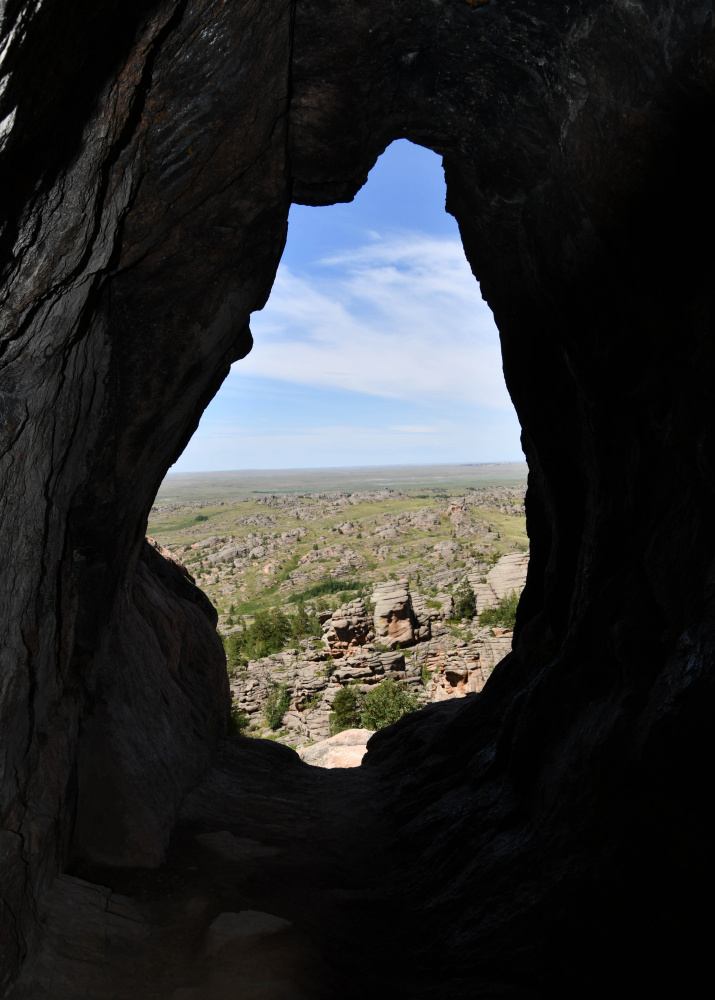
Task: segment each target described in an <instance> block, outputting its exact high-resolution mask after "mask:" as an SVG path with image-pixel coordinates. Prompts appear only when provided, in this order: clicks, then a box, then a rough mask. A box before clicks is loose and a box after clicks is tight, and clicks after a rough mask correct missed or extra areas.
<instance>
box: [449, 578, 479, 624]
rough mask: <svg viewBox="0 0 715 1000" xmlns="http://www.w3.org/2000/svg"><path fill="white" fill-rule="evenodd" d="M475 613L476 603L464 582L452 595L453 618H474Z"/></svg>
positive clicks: (471, 591) (472, 593) (470, 589)
mask: <svg viewBox="0 0 715 1000" xmlns="http://www.w3.org/2000/svg"><path fill="white" fill-rule="evenodd" d="M476 613H477V602H476V600H475V598H474V591H473V590H472V588H471V587H470V586H469V584H468V583H467V581H466V580H465V581H464V583H463V584H462V586H461V587H460V588H459V590H457V591H456V592H455V594H454V616H455V618H474V616H475V615H476Z"/></svg>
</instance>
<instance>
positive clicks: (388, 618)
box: [372, 580, 417, 648]
mask: <svg viewBox="0 0 715 1000" xmlns="http://www.w3.org/2000/svg"><path fill="white" fill-rule="evenodd" d="M372 599H373V601H374V602H375V615H374V621H375V635H376V636H377V638H378V639H379V640H380V642H383V643H384V644H385V645H386V646H390V647H392V648H394V647H395V646H398V645H399V646H411V645H412V643H413V642H414V641H415V627H416V624H417V622H416V620H415V614H414V611H413V610H412V602H411V601H410V591H409V586H408V582H407V580H395V581H390V582H388V583H381V584H380V585H379V586H377V587H376V588H375V592H374V594H373V595H372Z"/></svg>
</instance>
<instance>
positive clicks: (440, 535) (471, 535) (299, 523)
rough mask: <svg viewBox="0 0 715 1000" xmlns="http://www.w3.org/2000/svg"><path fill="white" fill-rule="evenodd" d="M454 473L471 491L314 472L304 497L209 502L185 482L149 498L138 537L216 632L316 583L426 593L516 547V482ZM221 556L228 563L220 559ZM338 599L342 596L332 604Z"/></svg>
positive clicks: (521, 533) (520, 487)
mask: <svg viewBox="0 0 715 1000" xmlns="http://www.w3.org/2000/svg"><path fill="white" fill-rule="evenodd" d="M433 468H438V469H441V470H445V469H448V468H450V467H445V466H440V467H433ZM451 468H455V467H451ZM456 468H457V469H461V470H465V471H469V470H471V472H472V484H470V485H467V484H462V483H457V484H451V485H448V486H442V485H439V486H435V485H432V486H428V487H425V486H423V485H420V486H413V487H411V488H406V487H404V486H403V487H401V488H396V489H392V490H390V489H374V488H373V489H362V490H359V489H356V488H355V487H352V488H351V489H345V488H343V489H341V490H335V489H333V490H326V489H325V488H324V484H325V483H326V482H332V479H331V478H330V476H327V477H326V476H325V470H318V472H319V473H320V476H318V474H317V473H316V474H315V475H316V478H315V479H314V486H317V488H314V489H313V490H306V489H304V490H303V491H302V492H301V493H299V494H298V493H295V492H288V491H286V492H283V493H281V492H279V491H278V490H276V491H275V492H274V493H272V494H269V493H263V492H257V491H256V492H249V493H243V494H242V495H241V494H234V495H231V494H230V493H229V494H224V495H223V497H221V498H220V499H219V498H217V497H216V496H215V495H212V494H213V493H214V490H215V489H218V488H219V484H218V483H217V482H216V481H215V480H214V479H211V482H209V484H208V486H207V485H206V482H205V481H204V482H203V483H202V482H199V481H196V482H195V483H194V493H193V494H190V493H189V495H187V497H186V499H174V500H169V499H168V498H166V497H165V498H162V494H161V493H160V494H159V496H158V497H157V502H156V504H155V506H154V508H153V509H152V512H151V516H150V519H149V527H148V534H150V535H151V536H153V537H154V538H156V540H157V541H158V542H159V543H160V544H162V545H164V546H166V547H167V548H169V549H171V550H172V551H174V552H175V553H176V554H177V555H178V556H179V558H181V559H182V561H183V562H185V563H186V565H187V566H188V568H189V570H190V571H191V572H192V573H193V574H194V576H195V577H196V579H197V583H199V585H200V586H201V587H202V589H203V590H205V591H206V593H207V594H208V595H209V597H210V598H211V600H212V601H213V602H214V604H215V606H216V607H217V608H218V610H219V612H220V613H221V615H222V616H224V617H223V621H224V622H225V620H226V616H227V615H229V614H246V613H247V614H251V613H253V612H255V611H257V610H260V609H263V608H268V607H278V606H282V605H285V607H286V609H287V610H288V609H291V608H293V609H294V608H295V600H296V598H298V597H300V595H301V594H304V593H305V592H307V591H309V590H310V589H311V588H315V586H316V585H317V584H320V583H324V582H328V583H329V584H330V585H331V586H332V585H334V586H335V588H336V590H337V587H338V586H340V587H342V588H345V587H348V586H350V587H353V585H354V587H355V589H357V588H358V587H360V586H362V587H363V588H364V587H369V586H371V585H372V584H375V583H377V582H380V581H384V580H387V579H389V578H400V577H408V578H410V579H412V580H413V581H414V582H415V583H418V584H419V585H420V586H421V587H422V589H423V590H425V591H427V592H429V591H432V592H435V593H436V592H437V590H439V589H444V588H445V587H451V586H452V585H453V584H454V582H455V581H456V580H457V578H458V577H459V576H460V575H461V576H463V575H464V574H465V573H466V572H468V571H469V570H470V568H472V567H474V566H476V565H478V564H480V563H483V561H484V559H485V558H486V559H489V558H490V557H491V558H496V556H497V554H502V553H505V552H509V551H515V550H518V549H526V548H527V546H528V539H527V536H526V524H525V518H524V515H523V496H524V482H525V477H524V476H523V475H522V477H521V479H520V480H519V479H518V478H516V477H515V475H514V474H515V472H516V471H517V470H515V469H513V468H509V467H507V468H506V470H505V471H506V472H508V474H509V478H508V479H507V480H506V482H504V481H502V482H501V483H499V482H494V481H492V482H489V481H485V479H483V478H480V476H478V475H475V474H474V473H475V470H478V471H483V470H485V469H486V468H487V467H485V466H458V467H456ZM489 468H491V470H492V471H493V470H494V468H495V467H494V466H491V467H489ZM332 471H337V472H346V471H347V472H362V471H364V470H328V472H330V473H331V474H332ZM381 471H382V472H383V473H385V472H386V471H388V470H381ZM392 471H394V470H392ZM401 471H403V472H404V470H401ZM423 471H424V470H423ZM411 474H413V475H414V476H418V475H419V473H415V472H414V470H412V472H411ZM217 475H218V474H217ZM226 475H233V474H226ZM242 475H243V474H242ZM245 475H247V474H245ZM262 475H263V474H262ZM272 475H273V476H274V479H273V480H270V481H271V482H279V483H282V484H283V485H285V479H281V478H280V476H281V474H278V473H273V474H272ZM283 475H285V474H283ZM301 475H304V476H305V475H308V474H307V473H305V472H301ZM311 475H312V473H311ZM423 478H424V479H427V476H426V475H424V476H423ZM249 482H250V479H249ZM268 482H269V480H264V485H267V484H268ZM242 485H245V482H244V483H243V484H242ZM225 486H226V483H225V482H224V487H225ZM187 489H188V487H187ZM232 547H233V548H236V547H238V548H239V550H241V551H240V552H239V554H237V555H233V554H230V553H229V555H228V556H224V555H222V552H224V551H227V550H230V549H231V548H232ZM331 581H332V583H330V582H331ZM349 597H350V594H349V592H347V591H346V590H345V589H343V590H342V592H341V593H340V594H337V593H336V594H335V595H334V599H333V601H332V603H334V604H338V603H342V602H343V600H345V599H349ZM291 598H292V599H293V600H292V601H291ZM328 603H330V598H328ZM231 609H233V610H231Z"/></svg>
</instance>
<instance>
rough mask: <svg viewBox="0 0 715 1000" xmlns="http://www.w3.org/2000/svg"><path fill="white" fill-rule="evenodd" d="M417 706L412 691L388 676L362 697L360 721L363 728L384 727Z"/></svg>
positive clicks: (415, 697) (417, 702)
mask: <svg viewBox="0 0 715 1000" xmlns="http://www.w3.org/2000/svg"><path fill="white" fill-rule="evenodd" d="M419 707H420V705H419V699H418V697H417V695H416V694H415V692H414V691H410V690H409V689H408V688H406V687H405V686H404V684H401V683H399V682H398V681H395V680H393V679H392V677H388V678H387V679H386V680H384V681H383V682H382V684H378V686H377V687H375V688H373V689H372V691H368V693H367V694H366V695H365V697H364V698H363V709H362V712H361V715H360V721H361V722H362V724H363V726H364V728H365V729H384V728H385V726H391V725H392V724H393V722H397V720H398V719H401V718H402V716H403V715H407V714H408V712H414V711H416V710H417V709H418V708H419Z"/></svg>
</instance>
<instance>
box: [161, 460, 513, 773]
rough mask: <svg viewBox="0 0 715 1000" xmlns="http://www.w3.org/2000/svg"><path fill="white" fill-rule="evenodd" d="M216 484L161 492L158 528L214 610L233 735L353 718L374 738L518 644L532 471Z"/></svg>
mask: <svg viewBox="0 0 715 1000" xmlns="http://www.w3.org/2000/svg"><path fill="white" fill-rule="evenodd" d="M213 487H214V484H212V488H211V490H210V491H209V496H207V497H206V496H204V497H201V498H197V499H187V500H161V499H158V500H157V502H156V504H155V505H154V507H153V509H152V512H151V517H150V520H149V527H148V532H149V535H150V538H151V539H152V540H153V542H154V544H155V545H156V546H157V547H158V548H159V549H160V551H161V552H162V553H163V554H164V555H165V556H168V557H169V558H170V559H172V560H173V561H178V562H180V563H181V564H182V565H183V566H184V567H185V569H186V572H187V573H188V574H190V576H191V578H192V579H193V580H195V582H196V583H197V585H198V586H199V587H200V588H201V589H202V590H203V591H204V593H205V594H206V595H207V596H208V597H209V599H210V600H211V602H212V604H213V605H214V607H215V608H216V611H217V614H218V632H219V634H220V636H221V639H222V642H223V644H224V648H225V650H226V655H227V666H228V672H229V678H230V685H231V697H232V732H233V733H234V734H242V735H248V736H255V737H260V738H266V739H270V740H273V741H276V742H279V743H285V744H287V745H288V746H290V747H292V748H294V749H298V750H299V751H300V752H303V751H304V750H305V748H308V747H311V745H312V744H314V743H316V742H321V741H324V740H326V739H328V738H330V737H333V739H335V737H336V736H337V734H339V733H341V732H342V731H345V730H351V731H352V730H353V729H362V730H364V731H365V737H366V738H367V736H368V735H369V734H370V733H371V732H372V731H374V730H375V729H378V728H382V727H383V726H384V725H388V724H390V723H391V722H394V721H396V720H397V719H398V718H399V717H401V715H403V714H405V713H406V712H408V711H414V710H415V709H418V708H421V707H423V706H424V705H426V704H428V703H430V702H435V701H444V700H447V699H451V698H461V697H465V696H467V695H469V694H475V693H477V692H479V691H480V690H481V689H482V687H483V686H484V684H485V682H486V680H487V678H488V677H489V674H490V673H491V671H492V670H493V668H494V666H495V665H496V663H498V662H499V660H501V659H502V658H503V657H504V656H505V655H506V654H507V653H508V652H509V650H510V649H511V636H512V632H511V626H512V625H513V617H514V612H515V608H516V603H517V599H518V596H519V594H520V593H521V590H522V589H523V586H524V582H525V578H526V570H527V566H528V541H527V535H526V519H525V515H524V494H525V484H524V482H523V481H521V482H520V481H518V480H517V481H515V482H514V481H507V482H506V483H500V482H497V483H486V484H485V483H481V484H479V485H476V486H465V485H463V484H462V483H457V484H456V485H451V486H447V487H442V486H435V487H424V486H420V487H417V488H413V489H409V488H404V487H403V488H397V489H392V488H388V487H385V488H381V489H376V490H371V489H362V490H347V489H346V490H332V491H331V490H327V491H326V490H318V491H314V492H311V491H305V492H300V493H298V492H291V493H265V492H260V493H251V494H248V495H239V496H227V497H225V498H223V499H216V497H215V495H214V492H215V490H214V488H213ZM160 497H161V494H160ZM344 742H345V740H344V739H343V740H342V741H338V743H343V744H344ZM357 742H358V743H360V738H359V736H358V738H357ZM313 756H315V755H313ZM348 757H349V758H350V759H351V760H352V759H356V760H359V756H358V758H355V755H354V753H353V755H352V757H351V755H350V754H348ZM306 759H308V760H309V759H311V758H310V756H308V757H307V758H306ZM327 759H328V761H329V760H330V758H327ZM336 759H338V760H343V759H345V753H344V752H342V751H340V752H338V754H337V758H336ZM316 762H317V761H316ZM327 766H332V765H331V764H330V763H329V762H328V765H327ZM338 766H343V765H340V764H338Z"/></svg>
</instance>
